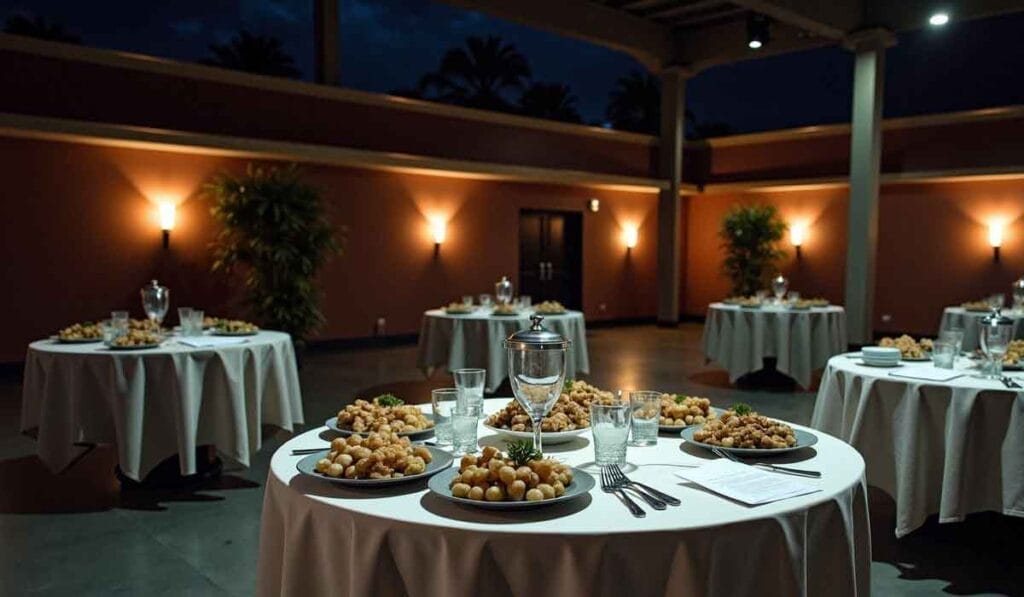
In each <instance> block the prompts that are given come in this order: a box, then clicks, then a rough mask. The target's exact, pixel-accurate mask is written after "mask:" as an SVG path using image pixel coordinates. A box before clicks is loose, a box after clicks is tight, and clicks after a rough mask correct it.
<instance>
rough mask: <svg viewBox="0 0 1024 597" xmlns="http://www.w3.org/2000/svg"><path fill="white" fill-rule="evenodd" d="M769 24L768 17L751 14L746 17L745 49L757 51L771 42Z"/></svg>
mask: <svg viewBox="0 0 1024 597" xmlns="http://www.w3.org/2000/svg"><path fill="white" fill-rule="evenodd" d="M770 27H771V22H770V21H769V19H768V17H766V16H764V15H762V14H757V13H756V12H752V13H750V14H749V15H747V47H748V48H750V49H751V50H759V49H761V48H762V47H764V45H765V44H766V43H768V41H769V40H771V28H770Z"/></svg>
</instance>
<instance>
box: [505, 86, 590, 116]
mask: <svg viewBox="0 0 1024 597" xmlns="http://www.w3.org/2000/svg"><path fill="white" fill-rule="evenodd" d="M519 110H520V112H522V113H523V114H525V115H527V116H536V117H537V118H547V119H550V120H562V121H564V122H580V121H581V118H580V113H579V110H577V109H576V96H575V95H573V93H572V91H571V90H570V89H569V86H568V85H563V84H561V83H534V84H532V85H530V87H529V88H527V89H526V91H524V92H523V95H521V96H520V97H519Z"/></svg>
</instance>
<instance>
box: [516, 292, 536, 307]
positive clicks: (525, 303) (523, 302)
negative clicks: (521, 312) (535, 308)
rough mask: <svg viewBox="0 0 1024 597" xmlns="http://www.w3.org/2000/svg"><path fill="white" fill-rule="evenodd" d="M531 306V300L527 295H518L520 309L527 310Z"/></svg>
mask: <svg viewBox="0 0 1024 597" xmlns="http://www.w3.org/2000/svg"><path fill="white" fill-rule="evenodd" d="M531 305H533V298H532V297H531V296H530V295H528V294H521V295H519V307H520V308H522V309H529V308H530V306H531Z"/></svg>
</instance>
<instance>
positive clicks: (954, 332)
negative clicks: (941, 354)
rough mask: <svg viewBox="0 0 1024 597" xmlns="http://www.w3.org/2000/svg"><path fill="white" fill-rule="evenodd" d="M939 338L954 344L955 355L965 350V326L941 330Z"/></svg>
mask: <svg viewBox="0 0 1024 597" xmlns="http://www.w3.org/2000/svg"><path fill="white" fill-rule="evenodd" d="M938 339H939V340H941V341H943V342H949V343H950V344H952V345H953V351H954V353H953V354H954V356H955V355H959V354H960V353H961V352H963V348H964V328H961V327H951V328H947V329H945V330H942V331H940V332H939V338H938Z"/></svg>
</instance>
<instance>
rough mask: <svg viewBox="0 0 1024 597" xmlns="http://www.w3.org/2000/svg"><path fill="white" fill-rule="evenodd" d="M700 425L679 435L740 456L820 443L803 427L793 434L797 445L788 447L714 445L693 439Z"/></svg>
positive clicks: (699, 444)
mask: <svg viewBox="0 0 1024 597" xmlns="http://www.w3.org/2000/svg"><path fill="white" fill-rule="evenodd" d="M697 429H698V427H696V426H694V425H690V426H689V427H687V428H686V429H683V431H682V432H681V433H680V434H679V437H681V438H683V439H684V440H686V442H687V443H691V444H693V445H695V446H700V447H702V448H705V449H708V450H710V449H711V448H718V449H719V450H722V451H723V452H729V453H730V454H736V455H738V456H740V455H742V456H754V455H762V456H763V455H765V454H785V453H786V452H795V451H796V450H800V449H803V448H808V447H810V446H813V445H814V444H816V443H818V436H817V435H814V434H813V433H811V432H810V431H804V430H802V429H794V430H793V434H794V435H795V436H796V445H794V446H789V447H787V448H726V447H724V446H713V445H711V444H705V443H704V442H699V441H697V440H695V439H693V434H694V433H696V432H697Z"/></svg>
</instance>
